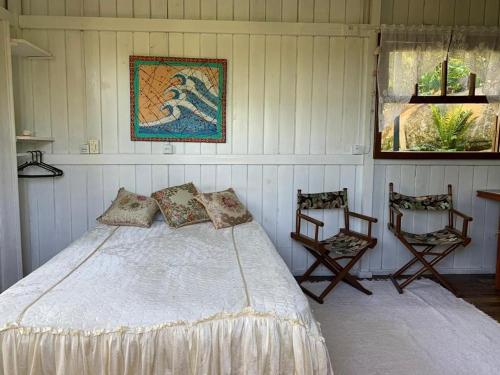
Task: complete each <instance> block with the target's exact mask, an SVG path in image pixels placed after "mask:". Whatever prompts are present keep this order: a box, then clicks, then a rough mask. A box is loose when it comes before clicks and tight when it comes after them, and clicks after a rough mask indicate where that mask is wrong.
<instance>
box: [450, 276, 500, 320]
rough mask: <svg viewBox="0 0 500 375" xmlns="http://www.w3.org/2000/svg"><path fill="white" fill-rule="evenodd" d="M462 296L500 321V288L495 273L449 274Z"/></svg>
mask: <svg viewBox="0 0 500 375" xmlns="http://www.w3.org/2000/svg"><path fill="white" fill-rule="evenodd" d="M446 278H447V279H448V280H449V281H450V282H451V283H452V284H453V286H455V287H456V288H457V289H458V290H459V291H460V292H461V293H462V298H463V299H464V300H466V301H467V302H469V303H472V304H473V305H474V306H476V307H477V308H478V309H479V310H481V311H483V312H484V313H486V314H488V315H489V316H491V317H492V318H493V319H495V320H496V321H497V322H499V323H500V290H496V289H495V276H494V275H447V276H446Z"/></svg>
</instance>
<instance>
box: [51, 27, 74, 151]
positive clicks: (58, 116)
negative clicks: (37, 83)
mask: <svg viewBox="0 0 500 375" xmlns="http://www.w3.org/2000/svg"><path fill="white" fill-rule="evenodd" d="M48 38H49V48H50V50H51V51H53V53H54V56H55V58H54V59H52V60H51V61H50V64H49V83H50V95H49V97H50V112H51V114H52V115H51V122H52V136H53V137H54V138H56V139H57V140H58V142H57V143H54V146H53V148H52V152H54V153H67V152H68V148H69V146H68V143H69V137H68V101H67V93H66V74H65V72H66V38H65V34H64V31H49V32H48Z"/></svg>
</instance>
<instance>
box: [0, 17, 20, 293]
mask: <svg viewBox="0 0 500 375" xmlns="http://www.w3.org/2000/svg"><path fill="white" fill-rule="evenodd" d="M11 71H12V67H11V53H10V31H9V22H8V21H7V20H4V19H2V18H1V17H0V114H1V115H0V292H2V291H3V290H5V289H7V288H8V287H9V286H11V285H12V284H14V283H15V282H16V281H18V280H19V279H20V278H21V277H22V267H21V263H22V260H21V238H20V234H21V233H20V221H19V199H18V196H17V194H18V187H17V168H16V158H15V152H16V151H15V148H16V146H15V138H14V137H15V128H14V103H13V85H12V74H11Z"/></svg>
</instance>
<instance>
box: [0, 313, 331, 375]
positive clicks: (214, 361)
mask: <svg viewBox="0 0 500 375" xmlns="http://www.w3.org/2000/svg"><path fill="white" fill-rule="evenodd" d="M0 353H1V356H0V370H3V371H2V373H3V374H6V375H7V374H8V375H45V374H46V375H73V374H75V375H76V374H78V375H96V374H99V375H105V374H106V375H119V374H127V375H139V374H141V375H146V374H147V375H153V374H154V375H156V374H158V375H159V374H161V375H165V374H180V375H187V374H203V375H207V374H214V375H222V374H242V375H243V374H245V375H248V374H259V375H260V374H270V375H276V374H286V375H289V374H304V375H309V374H311V375H312V374H321V375H323V374H332V373H333V371H332V368H331V364H330V359H329V355H328V351H327V348H326V344H325V341H324V339H323V337H321V335H320V334H318V333H315V332H308V330H307V328H306V325H304V324H303V323H302V322H301V321H300V320H293V319H282V318H280V317H277V316H275V315H274V314H268V313H259V312H255V311H252V310H247V311H242V312H241V313H236V314H234V313H222V314H218V315H217V316H213V317H210V318H207V319H203V320H200V321H198V322H195V323H192V322H191V323H189V322H174V323H166V324H162V325H158V326H154V327H147V328H127V327H120V328H117V329H114V330H100V331H84V330H69V329H54V328H34V327H25V326H17V325H16V324H11V325H9V326H6V327H3V329H0Z"/></svg>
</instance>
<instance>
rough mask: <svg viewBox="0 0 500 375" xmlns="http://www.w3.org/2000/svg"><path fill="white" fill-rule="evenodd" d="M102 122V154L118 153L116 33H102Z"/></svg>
mask: <svg viewBox="0 0 500 375" xmlns="http://www.w3.org/2000/svg"><path fill="white" fill-rule="evenodd" d="M100 41H101V45H100V58H101V120H102V123H103V124H106V125H105V126H102V130H101V137H102V138H101V139H102V152H104V153H116V152H118V118H117V117H118V103H117V72H116V69H117V61H116V56H117V49H116V42H117V39H116V33H114V32H101V35H100Z"/></svg>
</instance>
